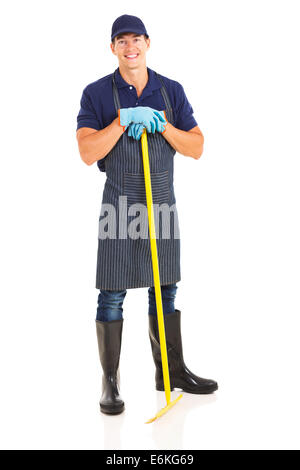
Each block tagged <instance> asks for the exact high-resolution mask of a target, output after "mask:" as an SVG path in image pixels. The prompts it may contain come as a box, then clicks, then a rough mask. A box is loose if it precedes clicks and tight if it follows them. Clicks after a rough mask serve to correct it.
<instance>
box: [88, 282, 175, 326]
mask: <svg viewBox="0 0 300 470" xmlns="http://www.w3.org/2000/svg"><path fill="white" fill-rule="evenodd" d="M177 289H178V287H177V285H176V284H168V285H166V286H161V296H162V304H163V313H164V315H167V314H168V313H173V312H175V307H174V301H175V296H176V291H177ZM126 294H127V290H126V289H125V290H117V291H116V290H103V289H100V293H99V295H98V307H97V316H96V320H98V321H113V320H122V318H123V301H124V298H125V295H126ZM148 299H149V310H148V314H149V315H157V311H156V300H155V289H154V287H149V289H148Z"/></svg>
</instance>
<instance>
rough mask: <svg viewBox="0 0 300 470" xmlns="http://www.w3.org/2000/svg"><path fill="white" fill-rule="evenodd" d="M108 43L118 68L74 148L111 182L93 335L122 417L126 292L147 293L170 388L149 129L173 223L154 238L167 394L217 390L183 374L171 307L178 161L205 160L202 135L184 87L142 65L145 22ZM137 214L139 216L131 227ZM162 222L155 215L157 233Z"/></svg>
mask: <svg viewBox="0 0 300 470" xmlns="http://www.w3.org/2000/svg"><path fill="white" fill-rule="evenodd" d="M111 41H112V42H111V45H110V46H111V50H112V52H113V54H114V55H115V56H116V57H117V58H118V61H119V67H118V68H117V69H116V70H115V72H114V73H113V74H110V75H107V76H105V77H103V78H101V79H99V80H97V81H96V82H93V83H91V84H89V85H88V86H87V87H86V88H85V89H84V90H83V95H82V99H81V109H80V112H79V114H78V117H77V140H78V146H79V152H80V155H81V158H82V160H83V161H84V162H85V163H86V164H87V165H92V164H93V163H95V162H97V165H98V167H99V170H100V171H104V172H106V176H107V179H106V182H105V187H104V191H103V198H102V206H101V215H100V220H99V235H98V255H97V275H96V288H97V289H99V290H100V293H99V296H98V308H97V316H96V331H97V339H98V347H99V356H100V361H101V365H102V369H103V377H102V396H101V399H100V410H101V411H102V412H104V413H108V414H118V413H121V412H122V411H123V410H124V402H123V400H122V398H121V396H120V390H119V358H120V350H121V338H122V327H123V315H122V313H123V308H122V305H123V301H124V298H125V295H126V292H127V289H133V288H138V287H149V290H148V295H149V311H148V313H149V337H150V343H151V348H152V354H153V359H154V363H155V366H156V374H155V381H156V389H157V390H164V384H163V375H162V364H161V356H160V346H159V334H158V325H157V312H156V301H155V290H154V280H153V271H152V260H151V250H150V240H149V234H148V233H146V232H147V230H148V225H147V223H148V221H147V209H146V212H145V211H143V207H144V208H147V206H146V193H145V181H144V172H143V161H142V150H141V142H140V138H141V134H142V132H143V129H144V128H146V129H147V138H148V147H149V163H150V172H151V185H152V196H153V205H154V206H157V207H159V210H161V209H162V208H163V207H164V208H166V207H167V208H168V209H169V212H168V211H167V212H168V215H169V221H168V222H169V223H164V222H163V223H162V226H163V227H161V226H159V227H157V226H156V237H157V251H158V260H159V273H160V281H161V292H162V302H163V313H164V322H165V332H166V340H167V351H168V360H169V373H170V385H171V389H174V388H181V389H182V390H183V391H186V392H189V393H196V394H203V393H212V392H214V391H215V390H217V388H218V385H217V383H216V382H215V381H214V380H209V379H203V378H201V377H198V376H196V375H195V374H193V373H192V372H191V371H190V370H189V369H188V368H187V367H186V365H185V363H184V360H183V353H182V342H181V329H180V315H181V312H180V311H179V310H176V309H175V307H174V300H175V295H176V290H177V285H176V283H177V282H179V281H180V277H181V275H180V238H179V236H178V230H177V231H176V221H177V220H178V219H177V211H176V200H175V194H174V187H173V159H174V155H175V153H176V151H177V152H179V153H181V154H182V155H185V156H190V157H192V158H194V159H196V160H197V159H199V158H200V156H201V154H202V152H203V135H202V133H201V131H200V129H199V127H198V126H197V122H196V121H195V119H194V117H193V109H192V107H191V105H190V104H189V102H188V100H187V98H186V96H185V93H184V90H183V87H182V86H181V85H180V84H179V83H178V82H176V81H174V80H170V79H168V78H167V77H163V76H161V75H159V74H157V73H156V72H154V71H153V70H151V69H149V68H148V67H147V66H146V53H147V51H148V49H149V47H150V38H149V35H148V33H147V31H146V28H145V25H144V24H143V22H142V21H141V20H140V19H139V18H137V17H136V16H131V15H122V16H120V17H119V18H117V19H116V20H115V22H114V23H113V26H112V33H111ZM111 209H113V210H111ZM137 212H138V213H139V217H138V218H137V217H135V219H133V217H134V216H136V214H137ZM159 215H160V214H159ZM162 216H163V214H162ZM128 221H129V222H128ZM137 221H138V222H139V223H138V224H137ZM157 221H158V222H159V221H160V219H159V216H158V217H157V220H156V222H155V225H156V224H157ZM137 226H139V227H140V231H137ZM166 226H167V227H168V229H169V231H168V230H167V232H168V236H165V232H166ZM107 227H108V230H106V228H107ZM145 227H146V230H145ZM137 235H138V236H137ZM145 235H146V236H145Z"/></svg>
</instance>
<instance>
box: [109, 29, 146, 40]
mask: <svg viewBox="0 0 300 470" xmlns="http://www.w3.org/2000/svg"><path fill="white" fill-rule="evenodd" d="M124 33H129V34H140V35H142V34H146V36H148V34H147V33H145V31H143V30H137V29H136V30H135V31H128V29H120V30H119V31H117V32H116V33H115V34H114V35H113V36H112V37H111V40H113V39H114V38H115V37H116V36H119V34H124ZM148 37H149V36H148Z"/></svg>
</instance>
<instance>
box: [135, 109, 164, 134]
mask: <svg viewBox="0 0 300 470" xmlns="http://www.w3.org/2000/svg"><path fill="white" fill-rule="evenodd" d="M154 113H155V114H157V115H158V114H159V115H160V116H161V117H162V118H164V119H165V123H163V122H162V121H159V122H158V123H157V126H156V129H155V130H156V132H160V133H163V132H164V131H165V128H166V125H167V122H168V121H167V118H166V117H165V116H166V115H165V114H164V111H157V110H154ZM143 130H144V126H143V124H134V123H132V124H130V126H129V129H128V136H129V137H133V138H134V139H135V140H140V138H141V135H142V133H143Z"/></svg>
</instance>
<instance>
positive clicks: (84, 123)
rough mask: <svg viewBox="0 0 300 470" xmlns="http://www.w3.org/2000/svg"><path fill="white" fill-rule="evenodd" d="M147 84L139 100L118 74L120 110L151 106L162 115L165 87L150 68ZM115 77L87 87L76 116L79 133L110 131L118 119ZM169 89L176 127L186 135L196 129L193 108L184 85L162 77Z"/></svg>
mask: <svg viewBox="0 0 300 470" xmlns="http://www.w3.org/2000/svg"><path fill="white" fill-rule="evenodd" d="M147 70H148V82H147V85H146V87H145V88H144V90H143V92H142V94H141V96H140V97H139V98H138V96H137V92H136V89H135V87H134V86H133V85H130V83H127V82H126V81H125V80H124V79H123V78H122V76H121V74H120V71H119V68H118V69H117V70H116V85H117V88H118V92H119V97H120V103H121V108H134V107H137V106H149V107H150V108H153V109H156V110H158V111H162V110H164V109H165V103H164V100H163V97H162V94H161V92H160V88H161V86H162V84H161V82H160V80H159V79H158V78H157V77H156V75H155V72H154V71H153V70H151V69H150V68H149V67H147ZM112 75H113V74H109V75H106V76H105V77H103V78H100V79H99V80H97V81H95V82H92V83H90V84H89V85H87V86H86V87H85V89H84V90H83V93H82V98H81V101H80V106H81V108H80V111H79V114H78V116H77V130H78V129H80V128H81V127H91V128H92V129H96V130H100V129H103V128H105V127H107V126H108V125H109V124H111V123H112V121H113V120H114V119H115V118H116V117H117V115H116V111H115V105H114V100H113V91H112ZM161 77H162V79H163V81H164V84H165V86H166V89H167V92H168V95H169V99H170V101H171V106H172V109H173V116H174V126H175V127H176V128H177V129H181V130H183V131H189V130H190V129H192V128H193V127H195V126H197V125H198V124H197V122H196V120H195V118H194V116H193V112H194V111H193V108H192V106H191V105H190V103H189V102H188V99H187V97H186V95H185V92H184V89H183V87H182V85H181V84H180V83H178V82H176V81H175V80H171V79H169V78H167V77H164V76H163V75H161Z"/></svg>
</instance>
